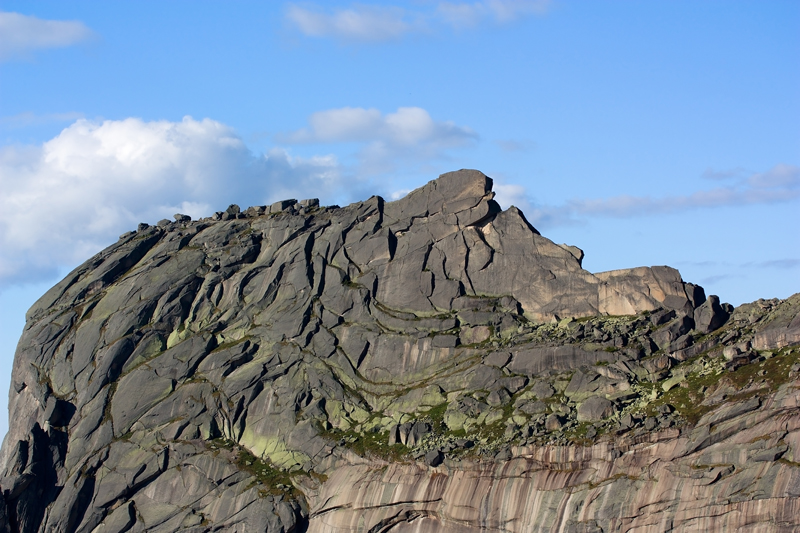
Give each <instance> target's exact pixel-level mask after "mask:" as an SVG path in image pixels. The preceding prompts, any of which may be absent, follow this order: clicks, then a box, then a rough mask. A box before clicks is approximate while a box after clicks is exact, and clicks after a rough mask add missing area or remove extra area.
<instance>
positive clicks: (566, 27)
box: [0, 0, 800, 433]
mask: <svg viewBox="0 0 800 533" xmlns="http://www.w3.org/2000/svg"><path fill="white" fill-rule="evenodd" d="M799 27H800V3H799V2H796V1H784V2H780V1H749V2H748V1H731V0H726V1H718V2H715V1H703V2H697V1H679V0H674V1H669V2H667V1H648V2H643V1H622V0H619V1H613V2H611V1H609V2H605V1H591V2H588V1H569V0H552V1H541V0H540V1H524V0H517V1H513V0H487V1H469V2H460V1H455V0H453V1H450V2H441V1H424V0H417V1H409V2H362V3H355V4H354V3H338V2H325V3H322V2H320V3H316V4H315V3H308V2H303V3H290V2H289V3H282V2H250V1H244V0H241V1H237V2H226V3H222V2H181V1H172V2H147V1H137V2H122V1H120V2H89V1H85V2H80V3H77V2H76V3H68V2H60V1H59V2H45V1H40V2H36V3H30V2H15V1H6V0H3V1H1V2H0V313H2V316H0V323H2V329H1V330H0V389H2V390H7V388H8V376H9V374H10V369H11V361H12V357H13V352H14V349H15V345H16V341H17V339H18V338H19V335H20V333H21V331H22V327H23V325H24V313H25V311H26V310H27V308H28V307H29V306H30V305H31V304H32V303H33V302H34V301H35V300H36V298H38V296H40V295H41V294H42V293H43V292H44V291H45V290H46V289H47V288H49V287H50V286H52V285H53V284H54V283H55V282H56V281H58V280H59V279H60V277H62V276H63V275H64V274H65V273H66V272H67V271H68V270H70V269H71V268H73V267H74V266H76V265H77V264H80V263H81V262H82V261H83V260H85V259H86V258H88V257H89V256H90V255H91V254H93V253H95V252H96V251H98V250H100V249H102V248H103V247H105V246H107V245H108V244H110V243H112V242H114V241H115V240H116V237H117V235H119V234H120V233H123V232H125V231H128V230H130V229H134V228H135V226H136V224H137V223H138V222H140V221H144V222H148V223H155V222H156V221H158V220H159V219H161V218H165V217H166V218H171V216H172V215H173V214H174V213H177V212H183V213H188V214H191V215H193V216H195V217H197V216H206V215H209V214H211V213H213V212H214V211H217V210H222V209H224V208H225V207H227V205H228V204H229V203H233V202H235V203H238V204H240V205H241V206H242V207H243V208H244V207H246V206H249V205H261V204H265V203H268V202H271V201H275V200H278V199H283V198H290V197H294V198H307V197H319V198H320V199H321V200H322V202H323V203H325V204H334V203H336V204H340V205H341V204H346V203H348V202H351V201H356V200H360V199H365V198H367V197H369V196H370V195H372V194H380V195H382V196H384V197H386V198H395V197H399V196H401V195H402V194H404V192H405V191H408V190H411V189H413V188H415V187H418V186H421V185H423V184H424V183H426V182H427V181H428V180H430V179H433V178H435V177H436V176H437V175H438V174H440V173H442V172H446V171H449V170H454V169H458V168H477V169H480V170H482V171H484V172H485V173H486V174H488V175H489V176H492V177H493V178H495V184H496V190H497V192H498V200H499V201H500V203H501V205H503V206H504V207H507V206H509V205H511V204H514V205H517V206H519V207H521V208H522V209H523V211H524V212H525V213H526V215H527V216H528V218H529V220H531V222H532V223H533V224H534V225H535V226H536V227H537V228H538V229H539V230H540V231H541V232H542V233H543V234H544V235H545V236H547V237H549V238H551V239H553V240H554V241H557V242H566V243H568V244H574V245H577V246H579V247H580V248H582V249H583V250H584V251H585V252H586V259H585V260H584V266H585V267H586V268H587V269H589V270H591V271H603V270H610V269H615V268H625V267H633V266H639V265H659V264H668V265H671V266H675V267H677V268H678V269H680V271H681V273H682V275H683V277H684V279H685V280H687V281H692V282H695V283H700V284H701V285H703V286H704V287H705V289H706V292H707V294H718V295H720V297H721V298H722V300H723V301H728V302H731V303H733V304H737V305H738V304H740V303H743V302H747V301H752V300H755V299H757V298H760V297H764V298H771V297H781V298H785V297H787V296H789V295H791V294H792V293H794V292H797V291H800V246H798V244H800V242H798V241H799V239H798V236H797V235H798V231H797V229H796V226H797V223H796V219H797V216H796V212H797V210H798V208H799V207H800V67H798V65H800V61H799V60H800V32H798V31H797V28H799ZM0 396H3V397H4V394H2V395H0ZM0 409H1V410H2V411H3V412H4V411H5V408H4V407H3V406H2V405H0ZM5 427H6V426H5V422H4V421H2V416H0V433H3V432H5Z"/></svg>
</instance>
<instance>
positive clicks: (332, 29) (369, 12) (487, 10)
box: [286, 0, 550, 43]
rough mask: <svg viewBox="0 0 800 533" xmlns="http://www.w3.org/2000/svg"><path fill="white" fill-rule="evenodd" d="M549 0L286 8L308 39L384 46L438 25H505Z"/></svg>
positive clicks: (539, 9) (544, 8) (540, 8)
mask: <svg viewBox="0 0 800 533" xmlns="http://www.w3.org/2000/svg"><path fill="white" fill-rule="evenodd" d="M549 5H550V0H483V1H478V2H438V3H436V4H435V5H434V7H433V9H425V8H417V9H416V10H409V9H404V8H401V7H398V6H372V5H364V4H354V5H352V6H351V7H349V8H347V9H335V10H332V11H327V10H324V9H322V8H320V7H318V6H316V5H313V4H310V5H308V7H301V6H299V5H297V4H289V6H288V7H287V9H286V19H287V21H288V22H289V23H290V24H291V25H293V26H295V27H296V28H297V29H298V30H299V31H300V32H301V33H302V34H304V35H306V36H309V37H328V38H333V39H336V40H339V41H342V42H350V43H355V42H372V43H374V42H385V41H392V40H397V39H399V38H401V37H403V36H405V35H407V34H409V33H414V32H426V31H431V30H433V29H434V28H435V27H436V26H437V25H439V26H441V25H445V26H450V27H453V28H457V29H462V28H472V27H475V26H478V25H479V24H481V23H482V22H484V21H487V20H488V21H493V22H495V23H499V24H505V23H508V22H511V21H514V20H517V19H519V18H521V17H524V16H527V15H532V14H536V15H541V14H543V13H545V12H546V11H547V9H548V7H549Z"/></svg>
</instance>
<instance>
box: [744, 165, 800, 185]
mask: <svg viewBox="0 0 800 533" xmlns="http://www.w3.org/2000/svg"><path fill="white" fill-rule="evenodd" d="M747 183H748V185H750V186H752V187H755V188H758V189H784V190H786V189H798V188H800V167H796V166H794V165H775V166H774V167H772V168H771V169H770V170H768V171H767V172H761V173H756V174H753V175H752V176H750V177H749V178H748V179H747Z"/></svg>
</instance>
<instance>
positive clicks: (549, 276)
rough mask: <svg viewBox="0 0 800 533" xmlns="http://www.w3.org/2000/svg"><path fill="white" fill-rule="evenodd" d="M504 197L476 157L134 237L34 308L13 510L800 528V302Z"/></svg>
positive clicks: (29, 519) (175, 524) (278, 524)
mask: <svg viewBox="0 0 800 533" xmlns="http://www.w3.org/2000/svg"><path fill="white" fill-rule="evenodd" d="M492 198H493V193H492V192H491V180H490V179H489V178H487V177H486V176H484V175H483V174H481V173H480V172H477V171H465V170H462V171H458V172H453V173H449V174H444V175H442V176H440V178H439V179H438V180H435V181H432V182H431V183H429V184H428V185H426V186H425V187H422V188H420V189H417V190H416V191H413V192H412V193H410V194H409V195H408V196H407V197H406V198H404V199H402V200H398V201H396V202H388V203H387V202H384V201H383V199H381V198H379V197H373V198H371V199H369V200H367V201H365V202H361V203H357V204H353V205H350V206H347V207H345V208H338V207H319V205H318V203H317V202H315V201H304V202H300V203H297V202H294V201H286V202H279V203H278V204H274V205H273V206H270V207H253V208H250V209H248V210H246V211H245V212H244V213H241V212H239V209H238V207H235V206H231V208H229V209H228V211H226V212H220V213H217V214H216V215H215V216H214V217H211V218H209V219H203V220H199V221H191V220H190V219H189V218H188V217H185V216H183V215H176V217H175V218H176V220H175V222H169V221H162V222H161V223H159V225H158V226H156V227H149V226H147V225H145V224H142V225H140V227H139V229H138V230H137V231H136V232H130V233H128V234H125V235H123V236H121V238H120V241H119V242H118V243H116V244H115V245H112V246H111V247H109V248H108V249H106V250H104V251H103V252H101V253H100V254H98V255H97V256H95V257H94V258H92V259H90V260H89V261H87V262H86V263H85V264H84V265H82V266H81V267H79V268H78V269H76V270H75V271H74V272H72V273H70V274H69V275H68V276H67V277H66V278H65V279H64V280H63V281H62V282H60V283H59V284H58V285H56V286H55V287H54V288H53V289H51V290H50V291H48V293H47V294H45V295H44V296H43V297H42V298H41V299H40V300H39V301H38V302H37V303H36V304H35V305H34V306H33V307H32V308H31V310H30V311H29V313H28V316H27V319H28V323H27V325H26V328H25V332H24V334H23V337H22V339H21V341H20V344H19V347H18V350H17V355H16V358H15V364H14V373H13V376H12V388H11V391H10V412H11V417H10V419H11V427H10V430H9V433H8V435H7V437H6V440H5V441H4V444H3V448H2V452H1V454H0V467H1V468H2V474H3V477H2V479H0V487H2V489H3V499H2V502H0V524H2V523H4V522H3V520H5V523H6V524H7V527H8V529H9V530H12V531H85V532H90V531H97V532H100V531H103V532H111V531H116V532H121V531H197V532H199V531H214V530H219V529H222V530H227V531H263V530H267V531H300V530H306V529H307V530H309V531H389V530H391V531H470V530H475V531H478V530H482V531H486V530H490V531H553V530H556V531H558V530H560V531H614V530H625V531H664V530H670V529H671V530H675V531H690V530H696V529H698V528H704V529H708V528H709V527H712V529H713V527H716V526H719V525H721V526H724V527H728V528H737V527H738V528H750V529H752V530H759V531H772V530H774V531H783V530H786V531H789V530H792V528H794V527H798V522H797V518H795V517H797V516H798V513H797V511H798V509H797V507H798V504H797V496H798V495H800V475H798V464H797V462H796V461H797V460H798V459H797V452H796V451H795V450H797V446H798V445H800V440H799V439H800V437H798V435H799V434H798V417H797V408H798V405H797V403H798V393H797V374H796V371H797V370H800V364H798V362H797V359H798V351H797V348H795V347H796V346H797V344H798V343H800V333H799V332H800V318H798V316H797V311H798V307H800V297H797V296H795V297H792V298H790V299H789V300H786V301H764V302H759V303H757V304H753V305H751V306H743V307H741V308H737V309H736V310H733V309H732V308H731V307H730V306H728V305H727V304H721V303H720V302H719V299H718V298H716V297H714V296H712V297H709V298H708V299H706V298H705V295H704V293H703V290H702V288H700V287H698V286H695V285H692V284H689V283H685V282H683V281H682V280H681V278H680V275H679V274H678V272H677V271H676V270H674V269H671V268H668V267H652V268H636V269H628V270H620V271H612V272H606V273H599V274H591V273H589V272H587V271H585V270H583V269H582V268H581V259H582V255H583V253H582V252H581V251H580V250H579V249H578V248H575V247H573V246H566V245H556V244H554V243H553V242H551V241H549V240H548V239H546V238H544V237H542V236H541V235H540V234H539V233H538V232H537V231H536V230H535V229H534V228H533V227H532V226H531V225H530V224H529V223H528V222H527V221H526V220H525V218H524V216H523V214H522V213H521V212H520V211H519V210H517V209H515V208H510V209H508V210H506V211H502V210H501V209H500V208H499V206H498V205H497V204H496V203H495V202H494V200H493V199H492ZM748 380H749V381H748Z"/></svg>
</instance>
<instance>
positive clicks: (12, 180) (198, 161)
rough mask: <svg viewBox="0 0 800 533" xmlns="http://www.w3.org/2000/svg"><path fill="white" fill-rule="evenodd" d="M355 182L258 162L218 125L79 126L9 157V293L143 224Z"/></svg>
mask: <svg viewBox="0 0 800 533" xmlns="http://www.w3.org/2000/svg"><path fill="white" fill-rule="evenodd" d="M345 180H347V178H346V176H345V174H344V173H343V171H342V168H341V165H339V163H338V161H337V160H336V158H335V157H333V156H324V157H314V158H309V159H302V158H293V157H291V156H289V154H288V153H287V152H285V151H284V150H280V149H274V150H272V151H270V152H269V153H267V154H266V155H264V156H256V155H254V154H252V153H251V152H250V151H249V150H248V149H247V147H246V146H245V144H244V143H243V141H242V140H241V138H239V137H238V136H237V135H236V133H235V132H234V131H233V130H232V129H231V128H229V127H227V126H225V125H224V124H221V123H219V122H216V121H213V120H209V119H204V120H194V119H192V118H191V117H186V118H184V119H183V120H182V121H180V122H169V121H153V122H144V121H142V120H139V119H135V118H129V119H125V120H107V121H104V122H94V121H89V120H78V121H77V122H75V123H73V124H72V125H71V126H69V127H68V128H66V129H64V130H63V131H62V132H61V133H60V134H59V135H58V136H57V137H55V138H53V139H51V140H50V141H47V142H45V143H44V144H42V145H40V146H11V147H3V148H0V190H2V191H3V194H2V195H0V287H2V285H3V284H7V283H11V282H15V281H33V280H36V279H42V278H44V277H47V276H52V275H53V274H54V273H55V272H56V270H57V269H58V268H59V267H62V266H64V265H73V264H76V263H77V262H79V261H82V260H84V259H85V258H86V257H89V256H90V255H91V254H93V253H95V252H97V251H98V250H100V249H101V248H103V247H104V246H106V245H107V244H109V243H110V242H113V241H114V240H115V239H116V237H117V235H119V234H120V233H123V232H125V231H128V230H131V229H134V228H135V227H136V225H137V223H138V222H142V221H144V222H148V223H151V224H152V223H155V222H156V221H158V220H159V219H161V218H170V219H171V218H172V215H173V214H175V213H185V214H189V215H192V216H193V217H199V216H207V215H209V214H211V212H212V211H213V210H214V209H220V208H221V207H224V206H227V205H228V203H232V202H237V201H238V202H239V203H241V204H243V205H242V207H243V208H244V207H247V206H249V205H259V204H265V203H267V202H270V201H274V200H277V199H281V198H290V197H297V196H299V195H300V193H302V192H303V191H314V196H320V197H324V196H325V195H326V194H328V195H330V194H333V192H334V191H339V190H342V189H346V187H343V183H344V181H345Z"/></svg>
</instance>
